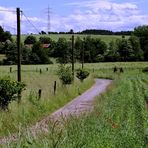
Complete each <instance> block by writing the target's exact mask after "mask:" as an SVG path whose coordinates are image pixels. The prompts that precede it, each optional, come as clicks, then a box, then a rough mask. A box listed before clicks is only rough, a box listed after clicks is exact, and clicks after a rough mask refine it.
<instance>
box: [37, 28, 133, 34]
mask: <svg viewBox="0 0 148 148" xmlns="http://www.w3.org/2000/svg"><path fill="white" fill-rule="evenodd" d="M73 33H74V34H86V35H88V34H92V35H131V34H132V31H116V32H113V31H110V30H101V29H86V30H83V31H79V32H73ZM40 34H46V32H45V31H41V32H40ZM47 34H71V30H70V31H68V32H48V33H47Z"/></svg>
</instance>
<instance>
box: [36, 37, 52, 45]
mask: <svg viewBox="0 0 148 148" xmlns="http://www.w3.org/2000/svg"><path fill="white" fill-rule="evenodd" d="M39 41H40V42H41V43H42V44H49V43H51V42H52V40H51V38H50V37H40V38H39Z"/></svg>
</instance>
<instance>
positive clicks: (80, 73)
mask: <svg viewBox="0 0 148 148" xmlns="http://www.w3.org/2000/svg"><path fill="white" fill-rule="evenodd" d="M88 76H89V72H88V71H87V70H85V69H78V70H77V73H76V77H77V78H78V79H80V81H82V82H83V80H84V79H86V78H87V77H88Z"/></svg>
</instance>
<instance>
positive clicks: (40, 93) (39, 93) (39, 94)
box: [38, 89, 42, 100]
mask: <svg viewBox="0 0 148 148" xmlns="http://www.w3.org/2000/svg"><path fill="white" fill-rule="evenodd" d="M41 95H42V90H41V89H39V91H38V99H39V100H40V99H41Z"/></svg>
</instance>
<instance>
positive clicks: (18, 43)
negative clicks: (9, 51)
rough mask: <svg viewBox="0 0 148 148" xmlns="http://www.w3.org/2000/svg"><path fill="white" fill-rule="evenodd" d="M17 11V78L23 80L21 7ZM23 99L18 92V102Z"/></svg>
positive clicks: (19, 80)
mask: <svg viewBox="0 0 148 148" xmlns="http://www.w3.org/2000/svg"><path fill="white" fill-rule="evenodd" d="M16 13H17V80H18V82H21V25H20V21H21V20H20V8H17V9H16ZM20 100H21V92H20V91H19V92H18V102H20Z"/></svg>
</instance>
